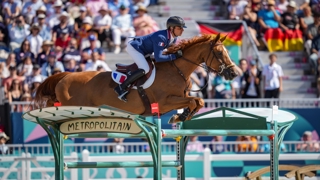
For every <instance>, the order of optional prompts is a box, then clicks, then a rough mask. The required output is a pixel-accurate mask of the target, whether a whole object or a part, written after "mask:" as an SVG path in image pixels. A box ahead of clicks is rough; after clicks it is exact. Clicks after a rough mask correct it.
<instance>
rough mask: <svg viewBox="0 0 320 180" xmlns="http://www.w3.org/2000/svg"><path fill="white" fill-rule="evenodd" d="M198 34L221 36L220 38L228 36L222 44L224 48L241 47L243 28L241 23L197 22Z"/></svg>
mask: <svg viewBox="0 0 320 180" xmlns="http://www.w3.org/2000/svg"><path fill="white" fill-rule="evenodd" d="M197 23H198V25H199V28H200V32H201V33H202V34H213V35H217V34H219V33H220V34H221V35H222V36H225V35H228V36H227V38H226V40H225V41H224V42H223V44H224V45H225V46H234V45H237V46H241V44H242V34H243V31H244V29H243V26H242V23H230V24H225V23H208V22H201V21H197Z"/></svg>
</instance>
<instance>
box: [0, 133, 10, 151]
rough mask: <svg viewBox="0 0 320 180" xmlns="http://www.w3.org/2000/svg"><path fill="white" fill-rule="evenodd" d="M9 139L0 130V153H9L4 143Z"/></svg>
mask: <svg viewBox="0 0 320 180" xmlns="http://www.w3.org/2000/svg"><path fill="white" fill-rule="evenodd" d="M9 139H10V138H9V137H8V136H7V135H6V133H4V132H0V154H2V155H5V154H9V148H8V146H7V145H6V142H7V141H8V140H9Z"/></svg>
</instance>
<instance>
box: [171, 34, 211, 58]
mask: <svg viewBox="0 0 320 180" xmlns="http://www.w3.org/2000/svg"><path fill="white" fill-rule="evenodd" d="M212 38H213V36H212V35H209V34H202V35H201V36H195V37H193V38H190V39H183V40H181V41H180V42H179V43H178V44H175V45H172V46H170V47H169V48H168V49H167V51H166V52H165V54H172V53H175V52H177V51H178V50H184V49H186V48H188V47H190V46H192V45H194V44H197V43H201V42H207V41H209V40H212Z"/></svg>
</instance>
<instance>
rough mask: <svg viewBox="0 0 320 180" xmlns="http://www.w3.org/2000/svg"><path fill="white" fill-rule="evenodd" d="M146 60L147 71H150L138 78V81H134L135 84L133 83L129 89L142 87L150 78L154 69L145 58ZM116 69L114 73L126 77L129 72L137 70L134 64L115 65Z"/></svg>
mask: <svg viewBox="0 0 320 180" xmlns="http://www.w3.org/2000/svg"><path fill="white" fill-rule="evenodd" d="M146 60H147V62H148V65H149V69H150V70H149V72H148V73H147V74H146V75H144V76H142V77H141V78H139V79H138V80H136V81H135V82H133V83H132V85H131V86H130V88H132V87H133V86H137V87H139V86H142V85H143V84H144V83H145V82H146V81H147V80H148V79H149V77H150V76H151V73H152V70H153V68H154V64H153V62H152V60H151V58H150V57H148V58H146ZM116 67H117V69H116V71H118V72H121V73H123V74H126V75H129V74H130V73H131V72H134V71H136V70H138V66H137V64H136V63H132V64H129V65H126V64H120V63H117V64H116Z"/></svg>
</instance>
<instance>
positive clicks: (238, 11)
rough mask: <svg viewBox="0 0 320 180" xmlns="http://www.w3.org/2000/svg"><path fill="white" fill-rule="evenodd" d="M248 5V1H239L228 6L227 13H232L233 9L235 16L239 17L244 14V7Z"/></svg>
mask: <svg viewBox="0 0 320 180" xmlns="http://www.w3.org/2000/svg"><path fill="white" fill-rule="evenodd" d="M247 4H248V1H239V2H238V4H236V5H230V6H229V7H228V11H229V12H232V9H233V8H235V15H236V16H240V15H242V14H243V13H244V7H245V6H246V5H247Z"/></svg>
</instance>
